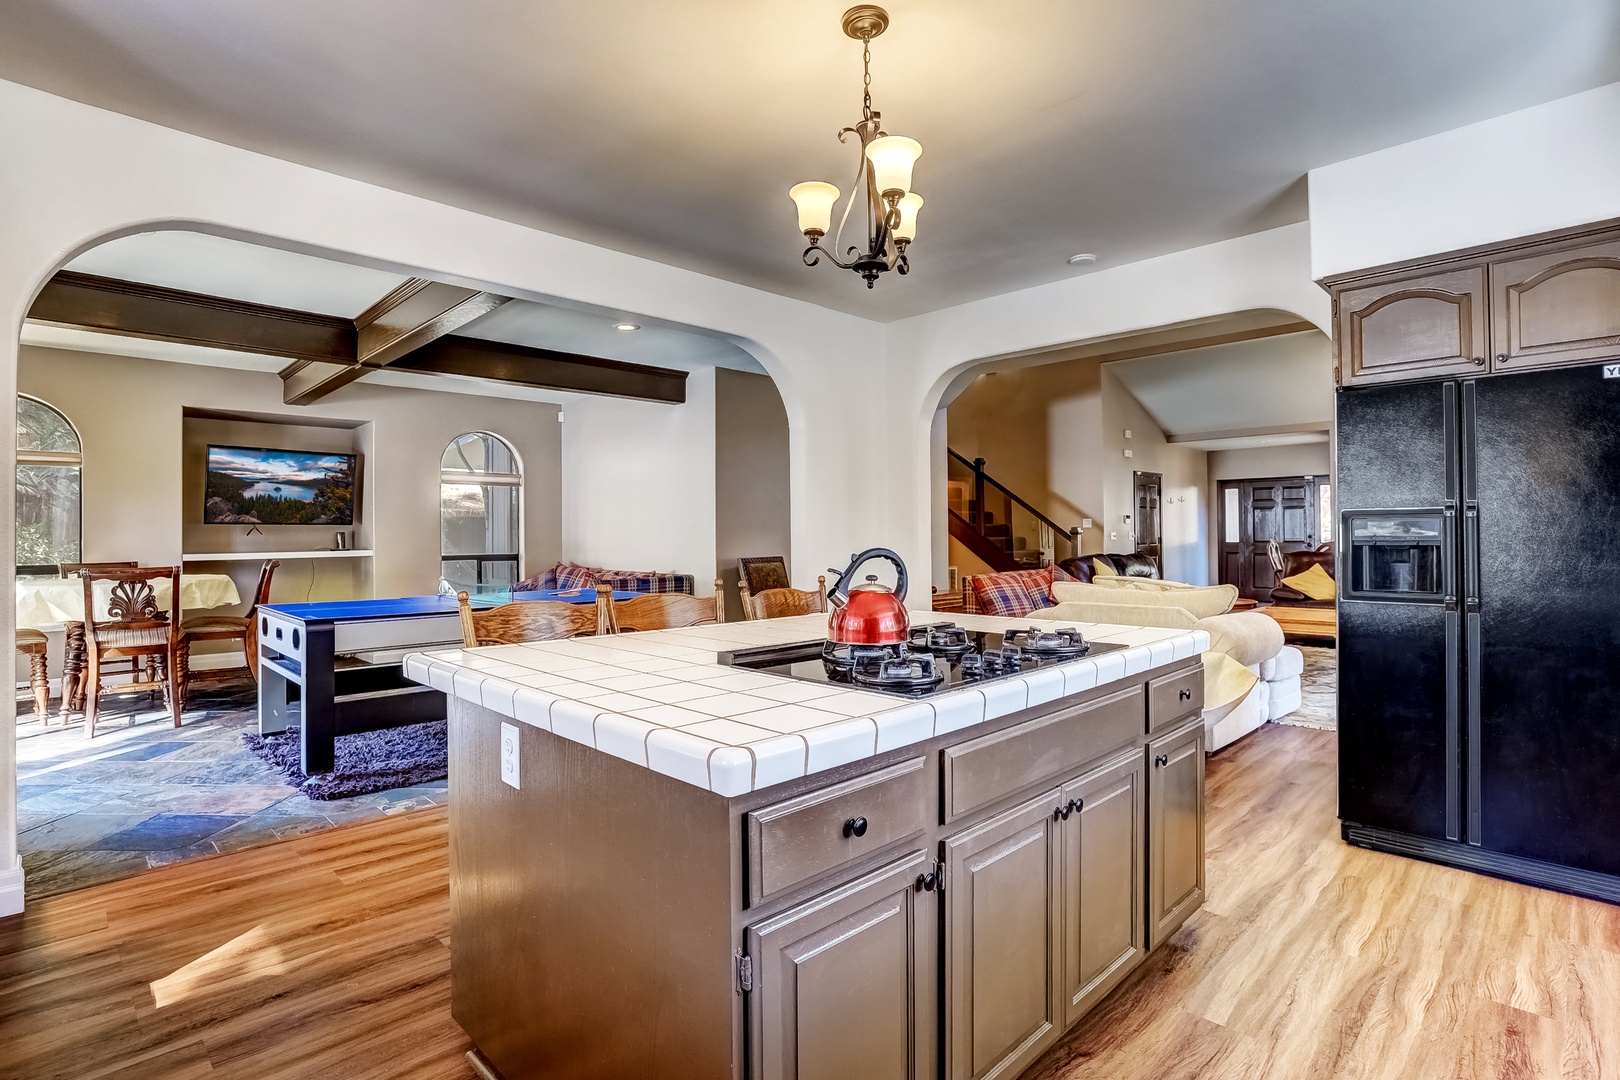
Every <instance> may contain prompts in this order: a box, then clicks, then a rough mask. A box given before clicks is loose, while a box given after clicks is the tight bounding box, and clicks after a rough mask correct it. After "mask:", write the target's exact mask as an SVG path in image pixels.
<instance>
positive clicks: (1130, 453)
mask: <svg viewBox="0 0 1620 1080" xmlns="http://www.w3.org/2000/svg"><path fill="white" fill-rule="evenodd" d="M1125 456H1126V457H1135V456H1136V452H1135V451H1134V450H1126V451H1125Z"/></svg>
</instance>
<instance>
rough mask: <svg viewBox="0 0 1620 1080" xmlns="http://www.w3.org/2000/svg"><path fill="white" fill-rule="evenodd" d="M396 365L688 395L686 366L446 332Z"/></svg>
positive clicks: (583, 390)
mask: <svg viewBox="0 0 1620 1080" xmlns="http://www.w3.org/2000/svg"><path fill="white" fill-rule="evenodd" d="M389 367H390V369H391V370H395V371H422V372H431V373H434V374H437V375H465V376H468V377H471V378H475V379H493V380H495V381H497V382H505V383H514V384H516V385H518V386H532V387H535V388H536V389H541V390H565V391H568V392H570V393H576V394H603V395H607V396H609V397H625V398H639V399H641V400H643V401H659V402H665V403H668V404H674V405H679V404H682V403H684V402H685V401H686V374H687V373H686V372H684V371H680V370H677V369H674V368H661V367H650V366H648V365H646V364H628V363H625V362H624V361H622V360H604V359H602V358H600V357H596V356H582V355H580V354H579V353H567V352H556V351H554V350H551V349H537V348H534V347H532V346H528V345H508V344H506V343H505V342H500V341H483V340H481V339H479V338H469V337H460V336H456V335H450V336H448V337H442V338H440V339H438V340H437V341H435V342H433V343H432V344H431V345H427V346H424V347H423V348H420V349H418V350H416V351H415V352H413V353H410V354H409V355H407V356H404V357H402V358H400V359H399V360H396V361H395V362H394V363H392V364H390V365H389Z"/></svg>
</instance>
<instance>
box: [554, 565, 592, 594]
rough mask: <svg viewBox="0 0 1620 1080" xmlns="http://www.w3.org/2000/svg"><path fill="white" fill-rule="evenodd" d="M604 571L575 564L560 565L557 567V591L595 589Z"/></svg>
mask: <svg viewBox="0 0 1620 1080" xmlns="http://www.w3.org/2000/svg"><path fill="white" fill-rule="evenodd" d="M602 573H603V571H601V570H598V569H596V568H594V567H590V566H578V565H576V564H574V563H558V564H557V566H556V574H557V583H556V585H555V586H553V587H554V588H557V589H594V588H596V583H597V580H598V578H599V577H600V576H601V574H602Z"/></svg>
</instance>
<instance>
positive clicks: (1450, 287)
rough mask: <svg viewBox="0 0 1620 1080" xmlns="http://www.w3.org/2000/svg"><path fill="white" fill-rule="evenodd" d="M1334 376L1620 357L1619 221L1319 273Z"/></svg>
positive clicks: (1350, 382) (1470, 370)
mask: <svg viewBox="0 0 1620 1080" xmlns="http://www.w3.org/2000/svg"><path fill="white" fill-rule="evenodd" d="M1327 286H1328V288H1329V290H1330V291H1331V292H1332V294H1333V346H1334V369H1335V377H1336V379H1337V381H1338V384H1339V385H1341V386H1364V385H1370V384H1374V383H1387V382H1410V381H1414V380H1418V379H1436V378H1456V377H1459V376H1468V375H1486V374H1499V373H1502V372H1508V371H1520V370H1524V369H1527V368H1538V367H1561V366H1564V365H1567V364H1582V363H1591V362H1593V361H1596V360H1608V359H1616V360H1620V228H1609V229H1605V230H1603V231H1599V232H1594V231H1591V230H1588V231H1586V232H1584V233H1580V234H1568V235H1561V236H1555V237H1550V238H1549V237H1542V238H1539V239H1536V240H1531V241H1517V242H1514V243H1512V244H1506V245H1501V246H1499V247H1496V248H1492V249H1490V250H1483V251H1482V250H1474V251H1468V252H1454V253H1451V254H1449V255H1446V256H1444V257H1441V258H1437V259H1428V260H1424V261H1422V262H1418V263H1412V264H1408V265H1405V266H1399V267H1393V268H1386V269H1384V270H1381V271H1378V272H1376V273H1371V274H1362V275H1357V276H1351V277H1343V278H1336V279H1333V280H1331V281H1329V282H1327Z"/></svg>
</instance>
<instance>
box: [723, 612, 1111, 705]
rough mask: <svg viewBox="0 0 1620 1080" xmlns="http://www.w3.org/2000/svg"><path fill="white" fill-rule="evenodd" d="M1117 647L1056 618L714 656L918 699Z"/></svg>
mask: <svg viewBox="0 0 1620 1080" xmlns="http://www.w3.org/2000/svg"><path fill="white" fill-rule="evenodd" d="M1123 648H1126V646H1124V645H1116V644H1112V643H1109V642H1101V641H1087V640H1085V638H1084V637H1083V636H1082V635H1081V634H1080V632H1079V631H1078V630H1075V629H1074V628H1072V627H1063V626H1060V625H1058V624H1050V625H1047V626H1038V627H1037V626H1031V627H1027V628H1020V629H1016V630H1008V631H1006V632H1005V633H993V632H988V631H976V630H965V629H963V628H962V627H959V626H955V625H953V624H951V623H930V624H926V625H922V626H914V627H912V632H911V641H910V642H909V643H908V644H905V645H888V646H848V645H834V644H832V643H831V642H828V641H825V640H822V639H817V640H814V641H799V642H794V643H792V644H789V645H766V646H762V647H760V648H757V649H738V650H736V651H734V652H728V653H721V654H720V656H719V658H718V659H719V661H720V663H722V664H729V665H731V666H732V667H739V668H748V669H750V670H753V671H763V672H766V673H767V674H771V675H785V676H787V677H788V678H791V679H801V680H803V681H805V682H818V683H827V684H830V685H833V686H845V687H848V688H849V689H851V690H872V691H875V692H877V693H881V694H893V695H895V696H898V697H906V698H917V697H926V696H928V695H930V694H942V693H945V692H946V691H949V690H960V689H962V688H964V687H969V686H976V685H978V684H979V683H983V682H992V681H995V680H997V679H1006V678H1011V677H1012V676H1014V675H1018V674H1020V673H1021V672H1026V671H1037V670H1039V669H1041V668H1045V667H1052V666H1053V665H1055V664H1062V663H1067V662H1069V661H1071V660H1078V659H1081V658H1082V657H1087V656H1097V655H1100V654H1102V653H1107V652H1117V651H1118V650H1120V649H1123Z"/></svg>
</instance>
